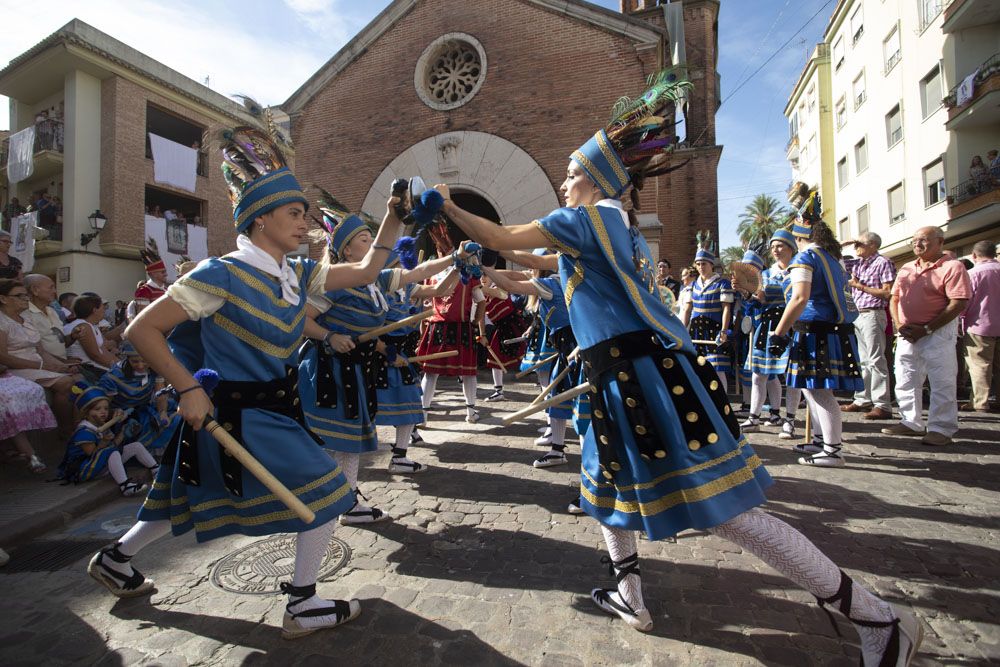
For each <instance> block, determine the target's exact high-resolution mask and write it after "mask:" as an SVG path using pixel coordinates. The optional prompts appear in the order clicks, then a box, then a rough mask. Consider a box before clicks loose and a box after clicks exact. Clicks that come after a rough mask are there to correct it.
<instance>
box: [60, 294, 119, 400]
mask: <svg viewBox="0 0 1000 667" xmlns="http://www.w3.org/2000/svg"><path fill="white" fill-rule="evenodd" d="M73 313H74V314H75V315H76V319H75V320H73V321H72V322H70V323H68V324H66V325H64V326H63V333H64V334H65V335H66V336H68V337H71V338H72V343H71V344H70V346H69V349H68V353H69V355H70V356H72V357H76V358H78V359H82V360H83V363H82V364H81V365H80V370H81V372H82V373H83V376H84V379H86V380H87V382H89V383H90V384H96V383H97V381H98V380H100V379H101V376H102V375H104V374H105V373H107V372H108V370H109V369H110V368H111V367H112V366H114V365H115V363H116V362H117V361H118V359H116V358H115V356H114V355H113V354H111V353H110V352H108V351H107V349H105V347H104V334H102V333H101V329H100V327H99V326H98V322H100V321H101V320H102V319H104V302H103V301H102V299H101V297H99V296H97V295H96V294H81V295H80V296H78V297H76V299H74V300H73Z"/></svg>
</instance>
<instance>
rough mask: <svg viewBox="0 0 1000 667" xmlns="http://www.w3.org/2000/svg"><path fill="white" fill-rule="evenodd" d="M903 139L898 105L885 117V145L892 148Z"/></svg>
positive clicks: (901, 117) (901, 118)
mask: <svg viewBox="0 0 1000 667" xmlns="http://www.w3.org/2000/svg"><path fill="white" fill-rule="evenodd" d="M902 139H903V113H902V112H901V111H900V110H899V105H898V104H897V105H896V106H894V107H893V108H892V109H891V110H890V111H889V113H887V114H886V115H885V143H886V146H888V147H889V148H892V147H893V146H895V145H896V144H898V143H899V142H900V141H902Z"/></svg>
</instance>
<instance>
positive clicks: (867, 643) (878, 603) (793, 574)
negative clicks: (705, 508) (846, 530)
mask: <svg viewBox="0 0 1000 667" xmlns="http://www.w3.org/2000/svg"><path fill="white" fill-rule="evenodd" d="M710 532H712V533H713V534H715V535H718V536H719V537H722V538H724V539H727V540H729V541H730V542H734V543H736V544H738V545H739V546H741V547H742V548H743V549H745V550H747V551H749V552H750V553H752V554H753V555H755V556H757V557H758V558H760V559H761V560H762V561H764V562H765V563H767V564H768V565H770V566H771V567H773V568H774V569H775V570H777V571H778V572H780V573H781V574H783V575H785V576H786V577H788V578H789V579H791V580H792V581H793V582H795V583H796V584H797V585H798V586H800V587H802V588H804V589H805V590H807V591H809V592H810V593H812V594H813V595H815V596H817V597H820V598H828V597H830V596H832V595H834V594H835V593H836V592H837V590H838V589H839V588H840V569H839V568H838V567H837V566H836V565H835V564H834V563H833V561H831V560H830V559H829V558H827V557H826V555H825V554H823V552H822V551H820V550H819V549H817V548H816V545H815V544H813V543H812V542H810V541H809V540H808V539H807V538H806V536H805V535H803V534H802V533H800V532H799V531H797V530H795V529H794V528H792V527H791V526H789V525H788V524H787V523H785V522H784V521H781V520H780V519H777V518H775V517H773V516H771V515H770V514H768V513H766V512H764V511H762V510H760V509H758V508H753V509H750V510H747V511H746V512H743V513H742V514H739V515H737V516H736V517H734V518H732V519H730V520H729V521H727V522H725V523H722V524H719V525H718V526H716V527H715V528H712V529H711V531H710ZM851 590H852V597H853V601H852V606H851V610H850V615H851V616H852V617H853V618H854V619H855V620H859V621H891V620H892V619H893V612H892V608H891V607H890V606H889V604H888V603H886V602H885V601H884V600H881V599H879V598H878V597H876V596H875V595H873V594H872V593H870V592H868V591H867V590H866V589H864V588H863V587H861V586H859V585H858V584H857V582H854V583H853V586H852V587H851ZM832 606H833V607H835V608H839V607H838V603H833V605H832ZM855 627H857V629H858V634H859V635H861V644H862V650H863V651H865V652H866V653H869V654H875V655H878V654H880V653H881V652H882V651H884V650H885V647H886V645H887V644H888V642H889V636H890V635H891V632H892V628H864V627H861V626H855Z"/></svg>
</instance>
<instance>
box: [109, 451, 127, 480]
mask: <svg viewBox="0 0 1000 667" xmlns="http://www.w3.org/2000/svg"><path fill="white" fill-rule="evenodd" d="M108 472H109V473H111V479H113V480H115V484H118V485H119V486H121V485H122V484H124V483H125V482H126V480H128V475H126V474H125V464H124V463H123V462H122V455H121V454H119V453H118V452H117V451H114V452H111V456H109V457H108Z"/></svg>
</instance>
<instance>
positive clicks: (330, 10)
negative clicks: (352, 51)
mask: <svg viewBox="0 0 1000 667" xmlns="http://www.w3.org/2000/svg"><path fill="white" fill-rule="evenodd" d="M284 2H285V4H286V5H288V8H289V9H291V10H292V12H293V13H294V14H295V15H296V16H298V18H299V20H300V21H302V23H303V24H305V25H306V26H307V27H309V28H310V29H311V30H313V31H314V32H316V33H319V34H321V35H323V36H324V37H325V38H326V39H328V40H334V41H337V42H340V43H343V42H346V41H347V40H348V39H350V38H351V36H353V35H354V33H355V32H357V29H358V28H360V26H359V25H356V22H355V21H354V20H353V16H352V15H351V13H350V12H349V11H348V9H347V7H345V6H342V3H340V2H337V0H284ZM368 4H372V3H368ZM356 7H357V4H355V8H356Z"/></svg>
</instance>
